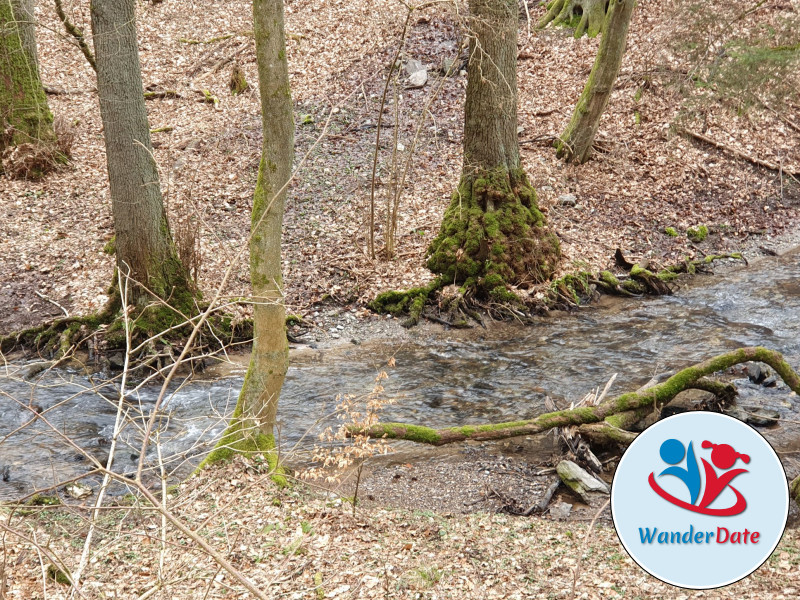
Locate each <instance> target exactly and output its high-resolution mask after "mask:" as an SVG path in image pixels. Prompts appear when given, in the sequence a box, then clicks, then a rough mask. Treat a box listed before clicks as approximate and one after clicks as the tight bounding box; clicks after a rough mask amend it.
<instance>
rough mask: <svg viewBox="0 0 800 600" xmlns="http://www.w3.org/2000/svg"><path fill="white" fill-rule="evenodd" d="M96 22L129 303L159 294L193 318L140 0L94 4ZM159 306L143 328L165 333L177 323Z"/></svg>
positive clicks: (102, 101) (103, 113)
mask: <svg viewBox="0 0 800 600" xmlns="http://www.w3.org/2000/svg"><path fill="white" fill-rule="evenodd" d="M91 20H92V33H93V37H94V46H95V57H96V62H97V91H98V94H99V96H100V116H101V118H102V121H103V130H104V137H105V144H106V161H107V163H108V181H109V185H110V188H111V205H112V212H113V214H114V231H115V235H116V240H115V248H116V256H117V268H119V269H120V272H122V273H124V274H126V275H128V276H129V277H130V278H131V279H133V280H134V281H135V282H138V283H139V284H141V285H133V286H130V290H129V302H130V303H131V304H133V305H136V306H138V307H140V308H142V307H144V306H145V305H147V304H148V303H151V302H152V301H153V294H155V295H156V296H157V297H158V298H161V299H162V300H164V301H166V302H167V303H168V304H169V305H170V306H172V307H174V308H175V309H177V310H179V311H181V312H183V313H184V314H191V313H192V312H195V311H196V308H195V306H194V301H195V291H194V286H193V285H192V283H191V280H190V278H189V275H188V273H187V271H186V269H185V268H184V266H183V265H182V264H181V261H180V259H179V258H178V253H177V251H176V249H175V244H174V243H173V240H172V234H171V232H170V228H169V223H168V221H167V213H166V210H165V209H164V203H163V199H162V196H161V186H160V184H159V179H158V168H157V165H156V162H155V158H154V156H153V147H152V145H151V143H150V125H149V123H148V120H147V109H146V108H145V103H144V90H143V87H142V74H141V67H140V64H139V52H138V48H137V41H136V14H135V0H115V1H113V2H109V1H103V0H92V2H91ZM148 290H149V291H148ZM156 308H157V309H158V310H154V311H153V314H152V315H151V317H152V318H151V319H149V324H146V325H144V326H143V329H149V330H156V329H159V328H162V327H164V328H167V327H169V326H170V322H171V321H173V320H175V319H177V318H179V315H177V314H176V313H173V312H172V311H171V310H169V309H166V312H164V309H162V308H161V307H156ZM159 311H160V317H159V314H158V313H159Z"/></svg>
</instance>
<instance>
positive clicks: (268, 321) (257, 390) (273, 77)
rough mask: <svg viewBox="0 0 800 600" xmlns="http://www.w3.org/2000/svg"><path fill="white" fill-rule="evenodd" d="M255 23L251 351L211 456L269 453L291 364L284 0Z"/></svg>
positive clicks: (259, 9)
mask: <svg viewBox="0 0 800 600" xmlns="http://www.w3.org/2000/svg"><path fill="white" fill-rule="evenodd" d="M253 30H254V32H255V39H256V57H257V61H258V79H259V89H260V93H261V123H262V132H263V144H262V147H261V164H260V166H259V170H258V181H257V182H256V189H255V194H254V198H253V215H252V225H251V226H252V234H251V238H250V279H251V283H252V286H253V299H254V302H255V307H254V310H253V330H254V331H253V338H254V339H253V351H252V355H251V357H250V365H249V366H248V369H247V375H246V376H245V380H244V386H243V387H242V391H241V392H240V394H239V400H238V402H237V405H236V410H235V412H234V415H233V418H232V419H231V422H230V424H229V426H228V429H227V430H226V431H225V433H224V434H223V437H222V439H221V440H220V442H219V444H218V445H217V447H216V448H215V450H214V451H213V452H212V453H211V454H210V455H209V456H208V458H207V459H206V463H208V462H213V461H216V460H220V459H224V458H228V457H229V456H231V454H232V453H233V452H243V453H248V452H264V451H268V450H271V449H272V448H273V447H274V445H275V443H274V437H273V429H274V426H275V416H276V413H277V410H278V397H279V395H280V392H281V387H282V386H283V380H284V377H285V375H286V370H287V369H288V366H289V346H288V343H287V341H286V311H285V308H284V304H283V279H282V274H281V230H282V222H283V209H284V203H285V199H286V187H285V186H286V184H287V182H288V181H289V179H290V177H291V174H292V158H293V148H294V118H293V114H292V96H291V91H290V89H289V69H288V63H287V61H286V43H285V34H284V25H283V2H282V0H277V1H276V0H254V2H253ZM268 458H269V460H270V461H271V463H273V461H274V459H275V456H274V454H272V453H270V454H268ZM273 464H274V463H273Z"/></svg>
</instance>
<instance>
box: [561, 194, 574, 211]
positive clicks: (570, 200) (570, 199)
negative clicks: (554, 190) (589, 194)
mask: <svg viewBox="0 0 800 600" xmlns="http://www.w3.org/2000/svg"><path fill="white" fill-rule="evenodd" d="M558 203H559V204H560V205H561V206H568V207H570V208H574V207H575V206H577V204H578V197H577V196H576V195H575V194H564V195H563V196H559V197H558Z"/></svg>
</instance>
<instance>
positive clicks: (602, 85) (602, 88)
mask: <svg viewBox="0 0 800 600" xmlns="http://www.w3.org/2000/svg"><path fill="white" fill-rule="evenodd" d="M634 5H635V1H634V0H611V1H610V3H609V5H608V12H607V13H606V21H605V26H604V28H603V37H602V39H601V40H600V48H599V49H598V51H597V58H595V61H594V66H593V67H592V71H591V73H590V74H589V79H588V81H587V82H586V86H585V87H584V88H583V93H582V94H581V97H580V99H579V100H578V104H577V105H576V106H575V112H574V113H573V114H572V120H571V121H570V122H569V125H567V128H566V129H565V130H564V133H563V134H561V138H560V139H559V140H557V141H556V149H557V150H558V156H559V157H561V158H564V159H565V160H567V161H568V162H569V161H574V162H578V163H584V162H586V161H587V160H589V157H590V156H591V154H592V143H593V142H594V137H595V135H597V129H598V127H600V118H601V117H602V116H603V112H604V111H605V109H606V105H607V104H608V99H609V97H610V96H611V91H612V90H613V89H614V82H615V81H616V80H617V75H618V74H619V68H620V66H621V65H622V57H623V56H624V55H625V44H626V43H627V40H628V25H629V24H630V22H631V15H632V14H633V7H634Z"/></svg>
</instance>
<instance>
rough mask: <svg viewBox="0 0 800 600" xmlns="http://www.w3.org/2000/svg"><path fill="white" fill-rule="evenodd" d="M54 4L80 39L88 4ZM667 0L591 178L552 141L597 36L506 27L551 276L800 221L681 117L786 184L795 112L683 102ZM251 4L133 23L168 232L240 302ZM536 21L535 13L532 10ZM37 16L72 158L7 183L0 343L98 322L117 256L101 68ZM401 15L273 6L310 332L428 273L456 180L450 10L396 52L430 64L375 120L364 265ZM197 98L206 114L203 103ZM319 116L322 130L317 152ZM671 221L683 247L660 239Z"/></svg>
mask: <svg viewBox="0 0 800 600" xmlns="http://www.w3.org/2000/svg"><path fill="white" fill-rule="evenodd" d="M64 5H65V8H66V11H67V13H68V14H69V15H71V17H72V18H73V20H74V21H75V22H76V23H77V24H78V25H79V26H82V27H83V28H84V30H85V31H89V30H90V27H89V26H88V4H86V3H78V2H64ZM671 6H672V4H671V3H670V2H667V1H666V0H643V1H642V2H640V6H639V7H638V8H637V10H636V13H635V17H634V22H633V24H632V26H631V33H630V40H629V45H628V51H627V54H626V57H625V61H624V63H623V66H622V72H621V75H620V77H619V81H618V83H617V87H616V89H615V91H614V93H613V94H612V97H611V101H610V104H609V108H608V111H607V114H606V115H605V116H604V118H603V122H602V124H601V128H600V133H599V136H598V145H599V147H600V148H601V151H599V152H597V153H596V156H595V157H594V158H593V159H592V160H591V161H590V162H589V163H587V164H586V165H583V166H570V165H564V164H563V163H562V162H560V161H559V160H557V159H556V157H555V154H554V151H553V149H552V147H551V146H550V140H551V139H552V138H553V136H556V135H558V134H559V133H560V132H561V131H562V130H563V128H564V126H565V124H566V122H567V121H568V119H569V117H570V114H571V111H572V108H573V106H574V104H575V102H576V100H577V97H578V96H579V94H580V92H581V90H582V88H583V85H584V83H585V80H586V77H587V74H588V72H589V69H590V68H591V65H592V62H593V59H594V55H595V52H596V48H597V43H598V42H597V40H589V39H586V38H584V39H580V40H574V39H573V38H572V36H571V34H570V31H568V30H565V29H559V28H557V29H552V30H550V29H548V30H545V31H543V32H536V31H534V32H533V33H532V34H531V35H529V34H528V24H527V22H526V19H525V18H524V15H523V18H521V20H520V55H519V93H520V98H519V124H520V143H521V145H522V159H523V163H524V165H525V167H526V168H527V170H528V173H529V174H530V176H531V179H532V181H533V182H534V184H535V186H536V188H537V189H538V190H539V198H540V203H541V205H542V207H543V209H544V211H545V212H546V213H547V217H548V219H549V221H550V223H551V224H552V226H553V228H554V229H555V231H556V232H557V233H558V235H559V237H560V239H561V242H562V247H563V253H564V260H563V263H562V267H561V270H562V272H568V271H573V270H577V269H585V268H591V269H595V270H598V269H602V268H607V267H609V266H611V265H613V255H614V251H615V249H616V248H622V249H623V250H624V251H625V253H626V256H628V257H630V258H632V259H635V260H638V259H642V258H649V259H651V260H652V261H653V262H654V263H671V262H676V261H679V260H681V259H682V258H684V257H686V256H689V257H695V256H702V255H703V253H711V252H718V251H739V250H746V251H747V252H749V253H750V255H751V256H752V254H753V253H759V252H763V251H765V250H764V249H766V251H770V250H771V249H773V248H772V244H773V239H774V236H776V235H779V234H781V233H782V232H784V231H787V230H793V229H796V227H797V224H798V222H799V221H800V186H798V185H797V183H796V181H794V180H792V179H791V178H790V177H786V176H784V177H783V183H782V184H781V180H780V178H779V174H778V173H777V172H774V171H771V170H769V169H766V168H762V167H757V166H755V165H753V164H751V163H750V162H748V161H746V160H744V159H742V158H739V157H736V156H735V155H733V154H731V153H729V152H726V151H723V150H720V149H718V148H715V147H712V146H710V145H708V144H705V143H703V142H698V141H697V140H692V139H689V138H687V137H685V136H681V135H678V134H677V133H675V125H676V123H680V124H681V126H685V127H687V128H691V129H696V130H697V131H702V132H704V135H706V136H708V137H709V138H712V139H713V140H715V141H716V142H718V143H720V144H723V145H725V146H727V147H730V148H732V149H734V150H738V151H740V152H744V153H746V154H748V155H750V156H754V157H757V158H759V159H761V160H765V161H769V162H772V163H775V164H780V165H782V168H783V169H786V170H787V171H792V170H793V171H795V172H797V171H800V131H799V130H797V129H795V128H793V125H794V126H796V124H797V123H800V107H798V106H796V105H792V104H790V105H789V106H788V107H787V108H786V109H785V111H784V112H782V113H780V114H779V113H774V112H771V111H770V110H768V109H766V108H763V107H755V108H753V109H751V110H749V111H748V112H744V113H740V112H739V111H737V110H736V106H735V105H734V104H733V103H730V105H727V104H722V103H719V102H716V103H709V104H706V105H702V104H701V103H699V100H701V99H702V98H701V97H700V96H698V93H699V92H696V91H695V92H692V94H693V95H691V94H690V98H689V100H691V101H692V103H690V102H689V101H687V100H686V95H685V94H684V92H685V91H686V90H685V88H686V86H687V81H689V80H687V79H686V73H687V70H689V69H690V68H691V66H692V65H690V64H687V63H686V61H685V60H684V61H683V62H682V59H680V58H679V57H676V56H675V55H674V53H673V52H672V50H671V48H672V47H673V46H674V44H673V43H672V42H673V41H674V40H672V37H671V36H672V33H671V31H672V29H671V27H670V24H671V13H670V10H671ZM250 10H251V7H250V3H248V2H245V1H240V0H234V1H214V2H207V3H203V7H202V10H200V9H199V8H198V7H197V6H196V5H195V4H194V3H192V2H190V1H189V0H169V1H168V2H160V3H152V4H150V3H142V4H140V5H139V19H138V25H139V38H140V52H141V60H142V71H143V77H144V83H145V86H146V88H147V89H148V90H151V91H155V92H168V91H169V92H174V93H175V94H176V96H175V97H165V98H161V99H155V100H149V101H148V102H147V106H148V110H149V117H150V124H151V127H152V128H154V129H162V128H171V129H170V130H169V131H161V132H157V133H153V142H154V147H155V158H156V160H157V161H158V164H159V168H160V172H161V182H162V186H163V188H164V190H165V198H166V202H167V203H168V211H169V214H170V217H171V221H172V229H173V232H174V233H175V235H176V237H178V238H179V239H181V240H182V241H183V243H184V245H185V246H187V247H191V246H192V242H194V241H197V243H198V244H199V255H198V256H199V267H200V268H199V283H200V287H201V288H202V289H203V290H205V291H206V292H208V291H209V290H211V289H213V287H214V286H215V285H216V284H217V283H218V282H219V281H220V280H221V278H222V274H223V272H224V271H225V270H226V269H227V268H228V267H229V266H232V267H233V269H234V277H233V279H232V284H231V285H230V286H229V288H228V289H227V290H225V292H226V294H227V295H229V296H233V297H242V296H246V295H247V293H248V283H249V282H248V280H249V277H248V273H247V267H246V265H247V261H246V260H244V259H245V256H244V255H243V253H242V252H241V251H242V250H243V249H244V248H245V245H246V239H247V234H248V230H249V218H250V208H251V197H252V191H253V187H254V183H255V177H256V171H257V167H258V160H259V152H260V140H261V126H260V119H259V100H258V92H257V86H256V84H257V76H256V68H255V53H254V42H253V38H252V26H251V16H250ZM530 10H531V18H532V19H533V20H535V19H537V18H538V17H539V15H540V14H541V12H542V10H543V8H542V7H540V6H536V5H532V6H531V9H530ZM782 10H790V11H791V10H792V9H791V5H787V6H783V4H782V3H777V4H776V5H775V6H772V5H771V4H770V5H767V6H765V7H763V10H762V13H763V14H764V15H765V16H764V18H765V19H770V18H773V17H775V16H776V15H778V16H779V15H780V12H781V11H782ZM37 15H38V17H39V19H40V21H41V23H42V25H43V26H42V27H40V28H39V31H38V35H39V51H40V56H41V69H42V76H43V80H44V82H45V83H46V85H47V86H48V87H49V88H50V89H51V90H54V91H58V92H59V93H58V94H55V95H50V96H49V100H50V104H51V108H52V109H53V111H54V113H55V114H56V115H57V117H58V118H60V119H62V120H63V121H64V122H65V124H66V126H67V127H68V128H70V129H72V130H73V132H74V134H75V141H74V145H73V159H72V163H71V165H70V166H68V167H66V168H64V169H62V170H60V171H58V172H56V173H54V174H51V175H49V176H48V177H46V178H45V179H44V180H43V181H40V182H27V181H9V180H7V179H5V178H3V179H0V186H2V190H3V192H2V196H3V198H2V204H1V205H0V211H2V218H1V219H0V248H1V250H0V255H2V256H3V257H4V260H3V261H0V281H1V282H2V285H0V333H7V332H9V331H12V330H16V329H20V328H22V327H24V326H28V325H32V324H37V323H39V322H41V321H43V320H46V319H49V318H52V317H55V316H59V315H61V314H63V312H68V313H70V314H81V313H86V312H89V311H93V310H96V309H98V308H99V307H100V306H102V304H103V302H104V301H105V299H106V296H105V291H106V288H107V286H108V283H109V281H110V278H111V273H112V266H113V257H111V256H109V255H107V254H105V253H104V252H103V249H104V247H105V246H106V244H107V243H108V242H109V240H110V239H111V237H112V235H113V227H112V219H111V212H110V200H109V196H108V183H107V177H106V173H105V158H104V148H103V139H102V127H101V123H100V116H99V112H98V103H97V93H96V90H95V82H94V74H93V72H92V70H91V68H90V67H89V65H88V64H87V63H86V61H85V60H84V58H83V56H82V55H81V53H80V52H79V50H78V49H77V48H76V47H75V46H74V45H73V44H71V43H70V41H69V40H68V39H67V37H66V36H65V35H64V34H63V33H61V31H62V30H61V26H60V23H58V21H57V19H56V17H55V15H54V14H53V9H52V6H50V5H48V4H39V5H38V7H37ZM404 17H405V9H404V8H403V6H402V5H401V4H400V3H399V2H396V1H395V0H374V1H369V2H367V1H360V0H359V1H353V0H331V1H328V2H317V1H311V0H293V1H291V2H287V4H286V18H287V32H288V52H289V64H290V71H291V81H292V87H293V97H294V100H295V105H296V113H295V118H296V123H297V133H296V140H297V152H296V154H297V160H296V163H297V164H298V166H299V170H298V173H297V177H296V179H295V180H294V183H293V185H292V188H291V192H290V200H289V202H288V204H287V212H286V219H285V234H284V249H285V268H284V272H285V277H284V280H285V281H286V286H287V288H286V292H287V300H288V304H289V310H290V312H293V313H297V314H303V315H305V316H307V317H309V321H310V322H311V323H312V324H313V323H314V319H315V317H314V315H313V313H314V312H315V311H316V310H317V307H318V305H319V303H320V302H322V301H325V300H329V301H332V302H333V303H335V304H337V305H348V306H351V305H360V306H363V305H364V304H365V303H366V302H367V301H369V300H371V299H372V298H374V296H375V295H376V294H377V293H378V292H380V291H383V290H386V289H403V288H407V287H411V286H414V285H418V284H420V283H422V282H425V281H427V280H429V279H430V278H431V274H430V273H429V272H428V271H427V270H426V269H425V266H424V254H425V249H426V247H427V245H428V243H429V242H430V240H431V239H432V238H433V236H435V235H436V233H437V230H438V226H439V221H440V219H441V216H442V214H443V212H444V209H445V208H446V206H447V204H448V203H449V200H450V195H451V193H452V191H453V189H454V187H455V185H456V183H457V180H458V176H459V171H460V166H461V143H462V139H461V136H462V120H463V100H464V91H465V86H466V77H465V75H464V74H463V72H462V73H456V74H455V76H453V77H449V78H446V79H445V80H442V75H441V74H440V73H439V72H438V71H437V69H438V68H439V66H440V64H442V62H443V61H444V60H445V59H459V57H460V59H463V58H465V54H464V53H463V52H461V53H460V52H459V48H460V47H461V39H462V35H461V33H460V28H459V23H458V18H457V15H456V14H455V12H454V11H453V10H450V9H445V8H442V6H440V5H438V4H437V5H435V6H434V8H429V9H426V10H424V11H421V12H419V14H415V15H414V16H413V17H412V20H411V27H410V31H409V35H408V40H407V44H406V49H405V50H404V54H403V56H404V57H405V58H414V59H416V60H419V61H421V62H422V63H423V64H425V65H426V66H428V68H429V80H428V84H427V85H426V86H425V87H424V88H422V89H405V87H404V85H403V84H404V79H405V75H404V74H403V75H402V76H401V80H400V88H399V89H398V94H399V96H400V101H399V103H398V106H399V112H398V114H397V116H395V111H394V104H391V106H390V107H389V109H387V111H386V113H385V115H384V126H385V127H384V128H383V131H382V138H381V149H382V153H381V157H380V160H379V169H378V177H377V181H376V209H377V216H376V246H377V248H378V251H379V252H378V258H376V259H371V258H370V257H369V256H368V254H367V252H366V245H367V239H368V214H369V205H370V187H371V170H372V156H373V155H372V151H373V148H374V143H375V132H376V120H377V116H378V115H377V113H378V106H379V102H380V96H381V93H382V90H383V86H384V80H385V76H386V73H387V70H388V69H387V65H388V64H389V63H390V61H391V57H392V56H393V54H394V52H395V50H396V48H397V46H398V43H399V34H400V31H401V29H402V22H403V20H404ZM236 61H238V63H239V64H241V66H242V68H243V70H244V73H245V75H246V78H247V81H248V82H249V83H250V89H248V90H247V91H245V92H244V93H243V94H240V95H238V96H232V95H231V93H230V92H229V89H228V80H229V77H230V72H231V69H232V65H233V63H234V62H236ZM440 84H441V89H440V92H439V93H438V95H437V96H436V97H435V99H433V100H432V101H431V102H430V105H427V103H428V100H429V98H430V96H431V94H432V93H433V92H434V90H436V89H439V85H440ZM689 87H692V86H689ZM682 88H684V89H683V90H682ZM203 90H207V91H209V92H210V93H211V94H213V95H214V96H216V97H217V98H218V100H219V102H218V104H217V105H215V104H211V103H207V102H205V101H204V99H205V95H204V94H203ZM392 98H393V92H392V90H391V88H390V92H389V100H390V102H391V101H392ZM426 105H427V108H426ZM690 105H691V106H694V107H695V108H693V109H692V110H691V111H690V110H689V109H688V108H687V107H688V106H690ZM698 105H700V106H701V107H702V108H701V109H697V108H696V107H697V106H698ZM328 117H330V122H329V127H328V129H327V134H326V136H325V137H324V138H323V139H322V141H321V142H320V143H319V144H318V145H317V146H315V147H312V146H313V143H314V142H315V141H316V140H317V139H318V137H319V136H320V134H321V132H322V130H323V128H324V125H325V123H326V121H327V119H328ZM395 119H396V121H397V123H398V127H397V131H396V132H395V131H394V129H395V128H394V122H395ZM387 125H388V126H387ZM418 126H419V136H418V139H417V142H416V144H414V139H415V136H416V135H417V127H418ZM395 135H396V136H397V142H398V144H399V146H398V147H399V148H402V149H401V151H400V156H401V159H402V160H404V159H405V157H407V156H408V154H409V152H410V150H411V149H412V148H414V153H413V160H412V161H411V163H410V164H411V168H410V170H409V173H408V177H407V181H406V188H405V190H404V192H403V195H402V198H401V200H400V204H399V219H398V234H397V251H398V252H397V256H396V257H395V258H393V259H392V260H389V261H387V260H384V259H383V258H381V252H380V250H381V248H382V247H383V235H384V231H385V212H386V211H385V205H386V202H387V189H388V184H389V181H390V180H391V151H390V150H391V147H392V145H393V141H394V136H395ZM307 153H308V156H307V159H306V160H305V161H304V162H303V163H302V165H300V160H301V158H302V157H304V156H305V155H306V154H307ZM566 194H572V195H574V196H575V206H571V205H570V204H571V202H566V203H564V202H562V201H561V200H560V198H562V196H564V195H566ZM697 225H706V226H708V228H709V230H710V235H709V236H708V238H707V239H706V240H705V241H703V242H700V243H693V242H691V241H690V240H689V239H688V238H687V237H686V235H685V234H684V232H685V231H686V229H687V228H689V227H691V226H697ZM667 227H674V228H675V230H676V231H677V232H678V234H679V235H678V236H677V237H671V236H669V235H667V234H666V233H665V228H667ZM193 232H196V233H193ZM238 310H240V312H241V314H246V312H247V309H246V308H245V307H241V308H239V309H238ZM325 333H326V335H327V332H325Z"/></svg>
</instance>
